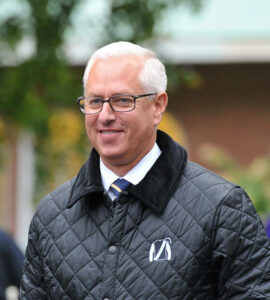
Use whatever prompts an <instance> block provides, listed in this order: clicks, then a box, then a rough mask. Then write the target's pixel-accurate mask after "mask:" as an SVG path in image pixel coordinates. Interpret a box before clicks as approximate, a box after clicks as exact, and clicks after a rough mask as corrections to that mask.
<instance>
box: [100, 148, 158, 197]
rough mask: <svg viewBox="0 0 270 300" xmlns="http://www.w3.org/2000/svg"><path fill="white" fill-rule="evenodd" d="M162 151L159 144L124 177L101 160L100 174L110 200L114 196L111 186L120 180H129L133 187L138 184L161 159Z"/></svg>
mask: <svg viewBox="0 0 270 300" xmlns="http://www.w3.org/2000/svg"><path fill="white" fill-rule="evenodd" d="M160 154H161V150H160V149H159V146H158V145H157V143H155V145H154V147H153V148H152V149H151V150H150V151H149V152H148V153H147V154H146V155H145V156H144V157H143V158H142V159H141V160H140V161H139V162H138V163H137V165H136V166H135V167H133V168H132V169H131V170H130V171H129V172H128V173H127V174H126V175H125V176H124V177H119V176H118V175H116V174H115V173H114V172H113V171H111V170H110V169H109V168H107V167H106V166H105V165H104V163H103V161H102V159H101V158H100V174H101V180H102V184H103V186H104V189H105V190H106V191H107V192H108V194H109V196H110V198H111V199H112V200H113V198H114V197H115V196H114V194H113V193H112V192H111V191H109V189H110V186H111V184H112V183H113V182H114V181H115V180H116V179H118V178H123V179H125V180H128V181H129V182H131V183H132V184H133V185H135V184H138V183H139V182H140V181H141V180H142V179H143V178H144V176H145V175H146V173H147V172H148V171H149V170H150V169H151V167H152V166H153V165H154V163H155V162H156V160H157V159H158V158H159V156H160Z"/></svg>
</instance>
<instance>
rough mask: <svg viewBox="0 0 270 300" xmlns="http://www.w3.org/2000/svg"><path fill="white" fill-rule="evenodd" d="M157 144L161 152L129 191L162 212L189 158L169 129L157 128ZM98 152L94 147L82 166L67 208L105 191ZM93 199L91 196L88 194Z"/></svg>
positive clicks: (157, 211)
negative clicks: (86, 197)
mask: <svg viewBox="0 0 270 300" xmlns="http://www.w3.org/2000/svg"><path fill="white" fill-rule="evenodd" d="M157 144H158V146H159V147H160V149H161V151H162V154H161V155H160V157H159V158H158V160H157V161H156V162H155V164H154V165H153V167H152V168H151V169H150V171H149V172H148V173H147V174H146V176H145V177H144V179H143V180H142V181H141V182H140V183H139V184H137V185H134V186H133V187H132V188H131V189H130V190H129V193H130V194H132V195H133V196H134V197H135V198H136V199H138V200H139V201H141V202H142V203H144V204H145V205H146V206H147V207H149V208H150V209H151V210H152V211H154V212H156V213H161V212H162V211H163V209H164V208H165V206H166V204H167V203H168V201H169V200H170V198H171V196H172V195H173V193H174V192H175V190H176V188H177V185H178V184H179V181H180V177H181V175H182V172H183V170H184V167H185V165H186V162H187V152H186V151H185V149H184V148H183V147H181V146H180V145H179V144H177V143H176V142H174V141H173V140H172V139H171V138H170V137H169V136H168V135H167V134H166V133H164V132H162V131H160V130H158V133H157ZM102 193H104V188H103V185H102V182H101V175H100V168H99V155H98V153H97V151H96V150H95V149H93V150H92V151H91V155H90V157H89V159H88V160H87V162H86V163H85V164H84V165H83V167H82V168H81V170H80V172H79V174H78V176H77V177H76V180H75V183H74V185H73V187H72V191H71V194H70V199H69V202H68V208H70V207H72V206H73V205H74V204H75V203H76V202H77V201H78V200H79V199H81V198H82V197H84V196H86V195H88V194H102ZM89 199H90V198H89Z"/></svg>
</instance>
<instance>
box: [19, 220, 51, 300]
mask: <svg viewBox="0 0 270 300" xmlns="http://www.w3.org/2000/svg"><path fill="white" fill-rule="evenodd" d="M35 218H36V216H34V218H33V220H32V222H31V225H30V229H29V235H28V245H27V248H26V254H25V262H24V269H23V275H22V280H21V286H20V294H19V299H20V300H27V299H29V300H30V299H31V300H33V299H39V300H42V299H47V297H46V291H45V286H44V270H43V264H42V258H41V253H40V251H39V239H38V231H37V229H36V225H35V221H36V220H35Z"/></svg>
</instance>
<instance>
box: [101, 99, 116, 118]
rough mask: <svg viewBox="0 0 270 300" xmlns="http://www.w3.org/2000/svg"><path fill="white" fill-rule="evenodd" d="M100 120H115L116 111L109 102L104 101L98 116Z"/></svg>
mask: <svg viewBox="0 0 270 300" xmlns="http://www.w3.org/2000/svg"><path fill="white" fill-rule="evenodd" d="M98 118H99V120H100V121H101V122H103V123H107V122H110V121H113V120H115V112H114V111H113V110H112V108H111V106H110V104H109V103H108V102H106V103H103V107H102V110H101V112H100V113H99V116H98Z"/></svg>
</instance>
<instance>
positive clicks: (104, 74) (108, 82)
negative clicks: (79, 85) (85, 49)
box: [86, 55, 145, 93]
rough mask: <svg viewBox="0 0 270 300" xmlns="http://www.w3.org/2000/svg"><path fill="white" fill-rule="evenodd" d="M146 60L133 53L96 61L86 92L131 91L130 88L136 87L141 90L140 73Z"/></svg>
mask: <svg viewBox="0 0 270 300" xmlns="http://www.w3.org/2000/svg"><path fill="white" fill-rule="evenodd" d="M144 61H145V59H142V58H138V57H136V56H133V55H129V56H124V57H114V58H107V59H99V60H97V61H95V62H94V64H93V66H92V68H91V70H90V73H89V76H88V80H87V83H86V92H87V93H101V92H105V91H111V92H112V93H117V92H125V91H126V92H129V90H130V92H132V90H134V89H135V90H137V89H140V90H141V89H142V86H141V83H140V80H139V75H140V72H141V70H142V68H143V66H144ZM118 90H119V91H118ZM122 90H123V91H122Z"/></svg>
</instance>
